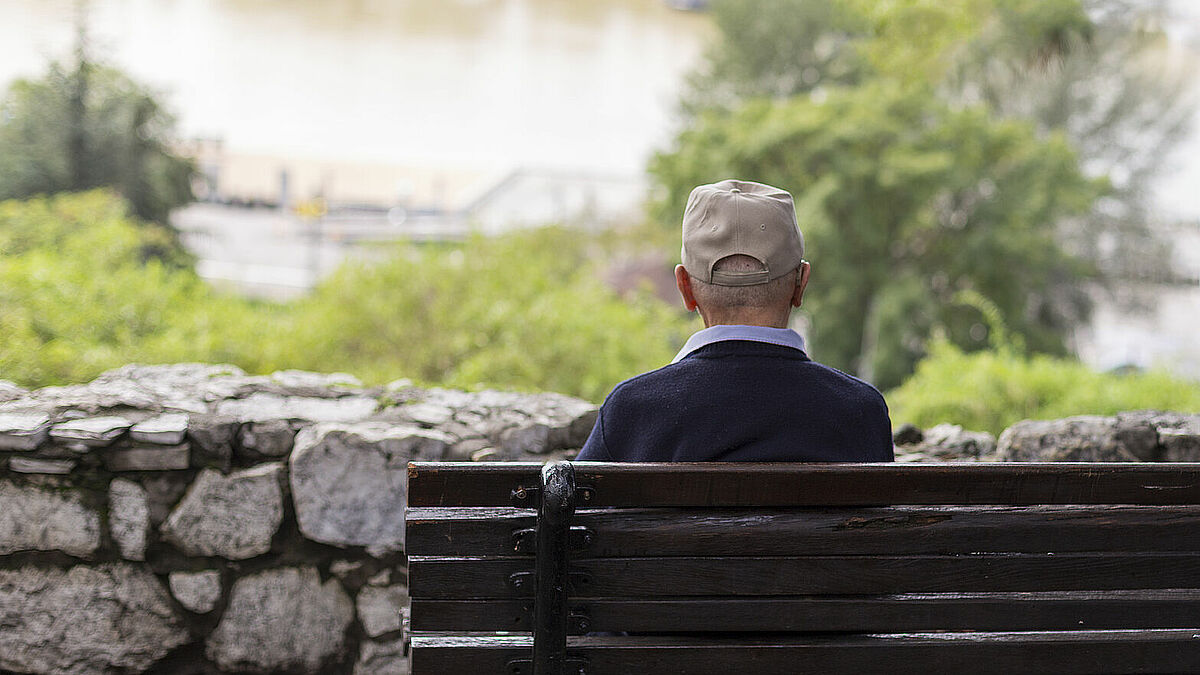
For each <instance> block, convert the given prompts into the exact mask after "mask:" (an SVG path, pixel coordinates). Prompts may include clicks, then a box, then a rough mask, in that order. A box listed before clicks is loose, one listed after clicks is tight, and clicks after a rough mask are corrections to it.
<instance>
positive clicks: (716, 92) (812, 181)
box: [651, 0, 1188, 387]
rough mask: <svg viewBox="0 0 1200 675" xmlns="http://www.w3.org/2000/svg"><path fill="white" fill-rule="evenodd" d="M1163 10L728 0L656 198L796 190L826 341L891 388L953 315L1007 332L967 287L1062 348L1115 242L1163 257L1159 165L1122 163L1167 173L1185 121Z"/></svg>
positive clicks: (1086, 4)
mask: <svg viewBox="0 0 1200 675" xmlns="http://www.w3.org/2000/svg"><path fill="white" fill-rule="evenodd" d="M1161 7H1162V3H1161V2H1156V3H1150V5H1145V4H1143V5H1142V6H1140V7H1139V6H1135V5H1134V3H1132V2H1131V0H1082V1H1081V0H963V1H962V2H950V3H946V2H935V1H932V0H893V1H889V2H876V1H874V0H778V1H776V2H771V3H760V2H755V1H754V0H718V1H717V2H715V3H714V16H715V19H716V23H717V26H718V29H719V32H720V38H719V39H718V40H717V42H716V43H715V44H714V45H713V47H712V48H711V49H710V51H709V53H708V55H707V58H706V60H705V63H704V65H703V66H702V67H701V68H700V69H698V70H697V71H696V72H695V73H694V74H693V75H692V76H691V78H690V80H689V89H688V91H687V92H686V93H685V95H684V96H683V99H682V105H683V108H684V110H685V111H686V112H687V113H688V114H689V115H690V119H691V124H690V125H689V127H688V128H686V129H685V130H684V131H682V132H681V133H680V134H679V136H678V137H677V139H676V142H675V145H674V148H673V149H672V150H671V151H669V152H666V153H662V154H660V155H659V156H657V157H656V158H655V159H654V160H653V161H652V164H651V173H652V175H653V176H654V178H655V179H656V180H657V182H658V183H659V187H660V190H659V193H658V194H659V196H660V199H659V200H658V202H657V203H656V204H655V213H654V217H655V219H656V220H657V221H658V222H660V223H663V224H670V227H671V228H672V229H674V228H675V227H676V226H677V225H676V224H677V223H678V222H679V217H680V214H682V212H683V205H684V203H685V201H686V198H687V194H688V191H689V190H690V189H691V188H692V187H694V186H695V185H697V184H701V183H708V182H713V181H715V180H720V179H722V178H727V177H733V176H736V177H739V178H746V179H750V180H759V181H763V182H768V183H771V184H774V185H778V186H780V187H783V188H785V189H788V190H790V191H792V192H793V194H794V195H795V197H796V201H797V207H798V213H799V217H800V222H801V226H802V229H804V232H805V235H806V237H807V239H808V242H809V257H810V259H811V260H812V261H813V262H814V275H813V282H814V283H813V285H812V286H811V287H810V291H809V293H808V296H807V298H806V301H807V302H806V308H807V309H810V310H811V311H812V314H813V317H812V338H813V339H812V341H811V342H812V346H813V350H814V355H815V356H816V357H817V358H819V359H821V360H823V361H826V362H828V363H830V364H831V365H834V366H836V367H839V368H843V369H846V370H849V371H851V372H855V373H857V374H859V375H861V376H863V377H865V378H867V379H869V380H871V381H872V382H874V383H876V384H877V385H879V386H881V387H892V386H895V385H897V384H899V382H900V381H901V380H902V379H903V378H904V377H905V376H907V375H908V374H909V373H911V372H912V369H913V367H914V365H915V363H916V362H917V360H918V359H919V358H920V357H921V356H922V355H923V354H924V353H925V351H926V343H927V341H928V339H929V336H930V334H931V330H932V329H933V327H934V326H938V325H940V326H944V327H945V329H946V331H947V334H948V339H949V340H951V341H952V342H953V343H954V344H956V345H958V346H959V347H961V348H964V349H967V350H970V349H978V348H981V347H983V346H984V345H986V344H987V342H988V336H987V331H986V329H985V327H984V326H982V324H980V323H979V322H978V320H977V318H978V317H977V314H976V313H974V312H972V311H970V310H969V309H968V308H964V307H962V306H960V305H956V304H952V303H949V300H950V298H952V297H954V296H955V295H956V294H957V293H959V292H960V291H962V290H973V291H975V292H977V293H979V294H982V296H984V297H986V298H987V299H989V300H990V301H992V302H993V303H994V304H995V306H996V307H997V308H998V311H999V312H1000V313H1001V314H1002V316H1003V318H1004V320H1005V321H1006V322H1007V324H1008V325H1009V326H1011V328H1012V330H1013V331H1014V332H1015V333H1017V334H1019V335H1022V336H1024V337H1025V344H1027V345H1028V347H1029V349H1032V350H1034V351H1037V352H1044V353H1049V354H1063V353H1064V352H1065V350H1066V342H1065V338H1066V337H1067V336H1068V335H1069V334H1070V331H1071V329H1072V328H1073V327H1074V326H1075V325H1076V324H1078V323H1079V322H1081V321H1084V320H1086V318H1087V317H1088V314H1089V310H1090V302H1089V298H1088V296H1087V294H1086V293H1085V292H1084V290H1083V283H1082V282H1083V281H1084V280H1097V279H1111V277H1112V275H1108V276H1107V277H1101V276H1100V275H1098V274H1097V270H1098V269H1099V267H1100V266H1101V265H1104V266H1105V269H1106V270H1110V269H1112V267H1109V263H1110V260H1109V258H1108V257H1107V256H1106V255H1105V251H1113V250H1115V251H1120V252H1127V253H1128V254H1129V258H1128V259H1127V260H1126V261H1125V263H1124V266H1125V267H1130V266H1131V265H1141V266H1142V267H1150V268H1157V269H1160V268H1161V264H1159V263H1158V262H1157V261H1159V260H1161V257H1160V256H1159V253H1160V249H1161V247H1160V246H1159V245H1158V244H1157V243H1156V240H1155V239H1154V238H1153V237H1151V236H1149V234H1148V230H1147V227H1146V219H1145V217H1144V211H1142V210H1140V206H1139V205H1140V204H1141V202H1140V201H1139V200H1141V199H1142V194H1143V191H1142V188H1143V187H1144V181H1141V180H1140V179H1139V180H1138V181H1131V179H1129V177H1128V176H1127V175H1126V174H1124V173H1120V172H1117V173H1118V174H1119V175H1114V177H1113V178H1112V180H1111V181H1109V180H1108V176H1107V173H1108V172H1110V171H1115V170H1116V169H1117V165H1118V163H1119V162H1118V161H1115V160H1117V159H1118V158H1125V159H1129V158H1130V157H1132V156H1134V155H1136V157H1137V158H1138V161H1135V162H1133V164H1134V165H1136V167H1140V168H1133V169H1131V170H1132V171H1133V174H1134V175H1135V176H1137V177H1144V176H1148V175H1150V174H1151V173H1153V171H1154V170H1155V169H1156V168H1157V167H1158V166H1159V164H1158V162H1160V161H1161V158H1162V156H1163V153H1162V149H1163V146H1162V145H1161V142H1163V141H1164V140H1165V139H1177V138H1178V136H1179V134H1180V133H1181V132H1182V129H1183V125H1182V120H1183V115H1184V113H1186V111H1187V110H1188V109H1187V107H1186V105H1183V104H1182V101H1183V99H1182V98H1181V95H1180V94H1179V91H1181V90H1182V88H1181V87H1179V86H1178V83H1179V81H1180V80H1179V79H1178V78H1176V77H1173V76H1159V73H1155V72H1152V68H1151V67H1150V65H1151V64H1152V63H1153V62H1154V61H1153V58H1154V57H1155V56H1156V55H1157V56H1161V52H1154V51H1153V47H1154V46H1155V45H1156V44H1157V45H1159V46H1161V44H1162V36H1163V33H1162V29H1161V23H1160V22H1156V21H1155V20H1153V18H1154V17H1155V16H1157V15H1158V14H1156V12H1159V11H1160V9H1161ZM1114 88H1115V89H1116V92H1117V93H1116V94H1115V95H1114V94H1113V89H1114ZM1126 94H1128V96H1126ZM1155 111H1158V112H1159V113H1161V114H1160V115H1155V114H1152V113H1154V112H1155ZM1139 129H1140V130H1141V131H1138V130H1139ZM1139 133H1143V134H1145V135H1146V137H1147V139H1149V140H1150V141H1152V142H1151V143H1150V146H1151V147H1150V148H1147V149H1148V150H1150V152H1142V150H1143V148H1141V147H1140V145H1139V136H1138V134H1139ZM1081 153H1082V154H1081ZM1103 158H1109V159H1110V160H1114V161H1102V159H1103ZM1142 159H1145V160H1146V161H1141V160H1142ZM1122 171H1124V169H1123V170H1122ZM1085 175H1087V176H1098V175H1099V176H1104V179H1102V180H1088V179H1087V178H1086V177H1085ZM1133 183H1136V184H1137V186H1139V187H1137V188H1136V189H1135V188H1133V187H1132V186H1133ZM1133 242H1136V245H1134V243H1133ZM1116 244H1120V247H1118V248H1115V249H1114V246H1115V245H1116ZM1138 252H1141V255H1137V253H1138ZM1130 261H1141V262H1130Z"/></svg>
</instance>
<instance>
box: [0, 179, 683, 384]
mask: <svg viewBox="0 0 1200 675" xmlns="http://www.w3.org/2000/svg"><path fill="white" fill-rule="evenodd" d="M164 241H166V240H164V239H163V237H162V230H161V229H159V228H156V227H155V226H151V225H146V224H142V223H140V222H138V221H136V220H135V219H132V218H131V217H130V216H129V215H128V213H127V207H126V205H125V204H124V202H122V201H121V200H120V199H119V198H117V197H115V196H114V195H112V194H111V193H107V192H100V191H97V192H88V193H83V194H77V195H61V196H58V197H53V198H39V199H33V200H29V201H8V202H0V335H3V339H2V340H0V379H8V380H13V381H16V382H18V383H19V384H22V385H25V386H44V385H50V384H63V383H67V382H77V381H82V380H87V379H91V378H93V377H95V376H96V375H97V374H99V373H100V372H103V371H104V370H107V369H110V368H114V367H117V366H120V365H123V364H125V363H130V362H143V363H163V362H178V361H208V362H223V363H233V364H235V365H238V366H240V367H242V368H244V369H246V370H247V371H249V372H270V371H272V370H277V369H282V368H304V369H309V370H319V371H332V370H340V371H346V372H350V373H354V374H356V375H358V376H359V377H360V378H362V379H363V380H364V381H365V382H367V383H369V384H379V383H384V382H388V381H390V380H394V379H398V378H402V377H408V378H411V379H413V380H415V381H418V382H420V383H424V384H444V385H449V386H458V387H474V386H484V385H488V386H496V387H512V388H520V389H531V390H532V389H542V390H553V391H560V392H564V393H569V394H575V395H579V396H583V397H585V398H589V399H592V400H599V399H601V398H603V396H604V395H605V394H607V393H608V391H609V390H610V389H611V388H612V387H613V385H615V384H616V383H617V382H619V381H620V380H622V379H624V378H627V377H630V376H632V375H635V374H637V373H639V372H641V371H643V370H648V369H650V368H655V367H658V366H660V365H663V364H665V363H666V362H668V361H669V360H670V358H671V355H672V354H673V352H674V350H675V349H677V348H678V346H679V344H681V343H682V341H683V340H684V339H685V338H686V336H687V334H688V333H689V332H690V331H691V330H693V329H694V328H695V326H692V325H691V324H690V323H689V320H688V319H687V318H685V316H684V315H683V314H682V313H681V312H679V311H678V310H675V309H672V308H670V307H668V306H667V305H665V304H664V303H662V302H661V301H659V300H656V299H654V298H652V297H649V295H645V296H639V297H636V298H633V299H632V300H630V301H626V300H623V299H621V298H619V297H617V295H616V294H614V293H613V292H612V291H611V290H609V289H608V288H606V287H604V286H603V285H602V284H601V283H600V282H599V281H598V280H597V275H596V273H595V270H594V269H593V264H592V259H593V258H595V257H597V256H601V255H604V249H602V248H601V247H600V246H599V244H597V243H596V242H594V241H592V240H591V239H589V238H588V237H587V236H585V235H582V234H580V233H579V232H575V231H570V230H566V229H561V228H547V229H543V230H531V231H526V232H518V233H513V234H510V235H505V236H501V237H496V238H484V237H475V238H473V239H471V240H470V241H468V242H466V243H465V244H455V245H436V246H434V245H426V246H418V245H412V244H409V245H403V246H397V247H395V249H394V250H392V251H390V253H389V256H388V257H387V258H386V259H385V260H383V261H381V262H379V263H373V264H361V263H360V264H354V265H348V266H347V267H345V268H344V269H342V270H341V271H339V272H338V273H336V274H335V275H334V276H333V277H332V278H330V279H329V280H327V281H326V282H324V283H323V284H321V286H320V287H318V289H317V290H316V292H315V293H314V294H313V295H312V296H310V297H308V298H306V299H304V300H301V301H298V302H295V303H291V304H277V303H266V302H252V301H248V300H245V299H242V298H238V297H233V296H228V295H223V294H220V293H217V292H216V291H214V290H212V289H211V288H210V287H209V286H208V285H207V284H206V283H205V282H204V281H203V280H202V279H200V278H199V277H198V276H196V274H195V273H194V272H193V271H192V270H191V269H190V268H187V267H184V266H176V265H171V264H167V263H164V262H162V260H161V259H160V258H159V257H147V256H146V255H145V251H146V248H147V247H148V246H158V245H162V244H163V243H164Z"/></svg>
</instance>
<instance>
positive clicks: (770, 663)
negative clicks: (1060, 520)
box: [412, 629, 1200, 675]
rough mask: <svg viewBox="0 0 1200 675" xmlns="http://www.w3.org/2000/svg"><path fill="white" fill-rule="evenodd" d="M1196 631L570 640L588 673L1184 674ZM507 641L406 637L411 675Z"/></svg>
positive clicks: (516, 642)
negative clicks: (409, 654)
mask: <svg viewBox="0 0 1200 675" xmlns="http://www.w3.org/2000/svg"><path fill="white" fill-rule="evenodd" d="M1196 634H1197V633H1196V631H1195V630H1191V629H1189V630H1131V631H1074V632H1033V633H1025V632H1021V633H916V634H891V635H864V636H841V637H778V636H776V637H767V638H759V639H741V638H709V639H698V638H683V637H678V638H667V637H625V638H600V637H577V638H573V639H571V640H570V641H569V643H568V650H569V653H571V654H573V655H577V656H581V657H583V658H585V659H587V665H586V673H587V675H628V674H629V673H656V674H661V675H682V674H687V675H709V674H712V675H726V674H728V673H754V674H755V675H785V674H787V675H791V674H793V673H917V674H920V675H929V674H932V673H955V674H958V673H980V674H988V675H991V674H996V675H1010V674H1011V673H1022V674H1024V673H1031V674H1033V673H1036V674H1056V675H1070V674H1082V673H1088V674H1095V673H1186V672H1196V664H1200V638H1196V637H1195V635H1196ZM528 650H529V641H528V639H524V640H523V639H521V638H514V637H469V636H453V637H423V636H419V635H414V636H413V638H412V666H413V673H414V674H415V675H424V674H426V673H503V672H507V671H506V670H505V666H506V664H507V663H508V661H509V660H510V659H516V658H523V657H524V655H527V654H528Z"/></svg>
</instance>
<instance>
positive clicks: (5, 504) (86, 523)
mask: <svg viewBox="0 0 1200 675" xmlns="http://www.w3.org/2000/svg"><path fill="white" fill-rule="evenodd" d="M98 548H100V515H99V514H98V513H96V511H95V510H93V509H91V508H89V507H87V506H85V505H84V503H83V499H82V495H81V494H80V493H78V492H74V491H63V490H55V491H51V490H45V489H42V488H38V487H33V486H19V485H14V484H13V483H10V482H9V481H0V555H8V554H10V553H17V552H20V551H62V552H63V553H66V554H67V555H73V556H76V557H86V556H90V555H91V554H92V553H93V552H95V550H96V549H98ZM0 625H3V623H0ZM0 633H3V631H0Z"/></svg>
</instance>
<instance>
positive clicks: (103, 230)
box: [0, 191, 272, 386]
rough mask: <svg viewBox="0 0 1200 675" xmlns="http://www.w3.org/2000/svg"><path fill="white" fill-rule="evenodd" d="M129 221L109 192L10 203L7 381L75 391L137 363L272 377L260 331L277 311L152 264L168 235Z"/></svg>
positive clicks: (1, 221)
mask: <svg viewBox="0 0 1200 675" xmlns="http://www.w3.org/2000/svg"><path fill="white" fill-rule="evenodd" d="M127 209H128V207H127V205H126V204H125V202H123V201H122V200H120V199H119V198H117V197H115V196H114V195H112V194H111V193H108V192H105V191H92V192H87V193H83V194H78V195H60V196H57V197H52V198H37V199H31V200H27V201H5V202H0V334H2V335H3V336H4V339H3V340H0V378H2V379H9V380H14V381H16V382H18V383H20V384H23V385H31V386H38V385H48V384H63V383H67V382H77V381H81V380H86V379H90V378H92V377H95V376H96V375H98V374H99V373H101V372H103V371H104V370H107V369H110V368H115V367H117V366H120V365H123V364H125V363H129V362H133V361H140V362H170V361H196V360H213V361H223V360H231V359H236V360H237V361H238V362H239V364H240V365H245V366H247V367H249V368H252V369H253V368H255V367H256V366H258V365H265V364H261V363H260V362H256V361H255V359H254V358H253V356H254V353H255V347H256V345H258V344H260V343H261V342H262V340H261V339H255V338H256V337H257V336H255V335H253V331H254V330H255V329H256V328H257V327H260V326H262V325H264V323H267V324H269V323H270V320H271V318H272V317H271V312H270V308H269V307H265V306H257V305H255V304H254V303H250V302H247V301H243V300H240V299H235V298H224V297H221V296H219V295H218V294H216V293H214V292H213V291H211V290H210V289H209V287H208V285H207V284H205V283H204V282H203V281H202V280H201V279H200V278H199V277H197V276H196V275H195V274H194V273H193V272H192V271H191V270H190V268H187V267H182V266H177V265H173V264H169V263H168V262H164V260H162V259H161V258H160V257H149V258H148V257H147V255H146V252H147V251H148V250H159V249H161V248H163V237H164V232H163V230H162V229H161V228H158V227H155V226H152V225H149V224H145V223H142V222H139V221H137V220H135V219H133V218H131V217H130V216H129V214H128V212H127ZM168 250H171V249H168ZM247 356H250V357H251V358H245V357H247Z"/></svg>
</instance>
